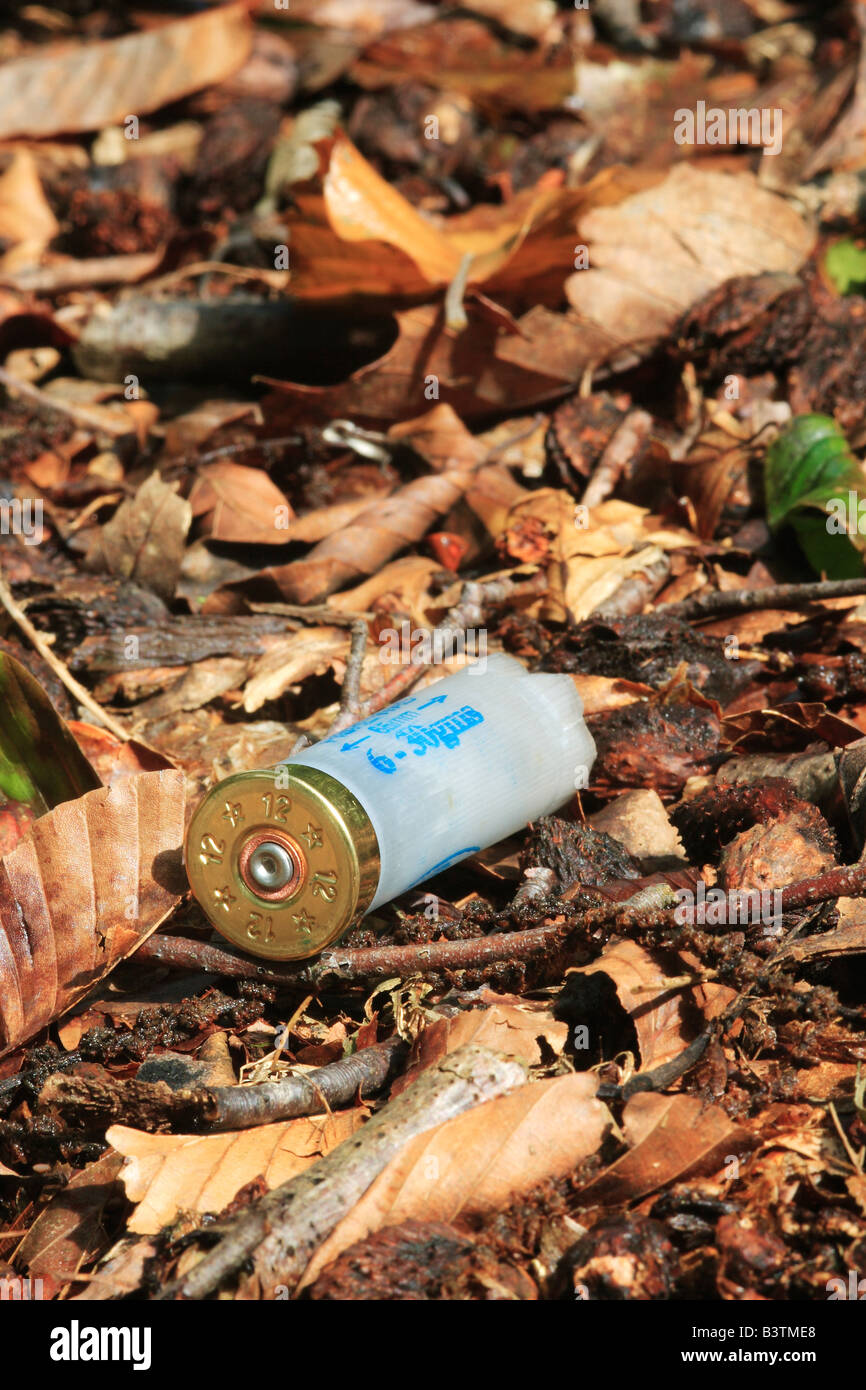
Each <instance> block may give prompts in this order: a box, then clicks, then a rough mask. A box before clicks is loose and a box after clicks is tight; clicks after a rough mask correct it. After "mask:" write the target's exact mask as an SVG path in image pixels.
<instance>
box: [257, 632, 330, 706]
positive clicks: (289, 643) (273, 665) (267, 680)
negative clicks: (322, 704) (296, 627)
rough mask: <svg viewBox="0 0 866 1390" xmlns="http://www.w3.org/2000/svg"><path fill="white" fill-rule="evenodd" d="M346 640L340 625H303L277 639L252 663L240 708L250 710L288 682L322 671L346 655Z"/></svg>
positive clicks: (277, 694)
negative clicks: (269, 648)
mask: <svg viewBox="0 0 866 1390" xmlns="http://www.w3.org/2000/svg"><path fill="white" fill-rule="evenodd" d="M348 643H349V638H348V634H347V632H346V629H345V628H344V627H343V628H340V627H315V628H307V629H305V630H304V631H302V632H293V633H292V635H291V636H290V637H286V638H284V639H281V640H280V641H278V642H277V644H276V645H275V646H274V647H272V648H271V650H270V651H269V652H266V653H265V655H264V656H262V657H260V658H259V660H258V661H257V662H256V664H255V666H254V667H253V669H252V672H251V674H250V679H249V681H248V682H247V685H246V686H245V688H244V702H243V704H244V709H245V710H246V712H247V713H248V714H253V713H254V712H255V711H256V710H257V709H261V707H262V705H264V704H267V702H268V700H277V699H279V697H280V696H281V695H282V694H284V693H285V691H286V690H288V688H289V686H290V685H297V684H298V682H299V681H302V680H306V678H307V676H320V675H322V674H323V672H325V671H327V670H329V669H330V667H332V666H333V664H334V662H335V661H337V660H339V659H340V658H341V657H345V656H346V654H347V651H348Z"/></svg>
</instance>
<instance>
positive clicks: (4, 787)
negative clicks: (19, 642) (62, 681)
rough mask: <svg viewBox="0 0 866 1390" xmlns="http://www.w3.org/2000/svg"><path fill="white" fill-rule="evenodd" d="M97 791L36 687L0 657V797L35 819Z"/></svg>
mask: <svg viewBox="0 0 866 1390" xmlns="http://www.w3.org/2000/svg"><path fill="white" fill-rule="evenodd" d="M101 786H102V783H101V781H100V780H99V777H98V776H97V774H96V772H95V771H94V769H93V768H92V767H91V765H90V763H89V762H88V761H87V759H86V758H85V756H84V754H83V753H82V751H81V749H80V748H79V747H78V744H77V743H76V742H75V739H74V738H73V737H72V734H71V733H70V732H69V730H68V728H67V727H66V725H65V723H64V722H63V720H62V719H61V718H60V715H59V714H58V713H57V711H56V710H55V709H54V706H53V705H52V703H51V701H50V699H49V698H48V696H47V695H46V693H45V691H44V690H43V689H42V686H41V685H40V684H39V682H38V681H36V680H34V678H33V677H32V676H31V674H30V672H29V671H28V670H27V668H26V667H25V666H22V665H21V662H20V661H16V660H15V658H14V657H11V656H8V655H7V654H6V653H5V652H0V796H2V797H4V798H5V799H6V800H7V801H16V802H20V803H23V804H24V805H26V806H29V807H30V808H31V810H32V811H33V812H34V813H35V814H36V815H37V816H41V815H44V814H45V812H46V811H50V810H52V809H53V808H54V807H55V806H59V805H60V803H61V802H63V801H74V800H75V798H76V797H78V796H83V795H84V793H85V792H89V791H93V790H94V789H95V788H96V787H101Z"/></svg>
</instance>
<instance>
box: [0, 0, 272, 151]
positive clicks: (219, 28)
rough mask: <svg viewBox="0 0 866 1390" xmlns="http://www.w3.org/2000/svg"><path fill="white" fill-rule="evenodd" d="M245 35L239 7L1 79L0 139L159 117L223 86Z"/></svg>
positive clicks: (29, 65)
mask: <svg viewBox="0 0 866 1390" xmlns="http://www.w3.org/2000/svg"><path fill="white" fill-rule="evenodd" d="M251 43H252V27H251V25H250V22H249V18H248V16H247V6H246V5H245V4H236V5H221V6H219V7H218V8H217V9H215V10H211V11H209V12H208V13H207V14H202V15H195V16H193V18H192V19H180V20H175V21H172V22H170V23H168V24H162V25H159V26H158V27H156V28H153V29H146V30H144V31H143V32H142V33H136V34H126V35H124V36H123V37H122V38H119V39H108V40H106V41H105V42H103V43H91V44H76V45H75V46H71V47H68V48H64V49H61V50H59V51H56V52H54V53H47V54H44V55H42V56H39V57H33V58H15V59H13V60H12V61H11V62H7V63H5V64H4V66H3V69H2V71H0V139H3V140H8V139H9V138H10V136H13V135H31V136H39V137H44V136H46V135H62V134H66V133H68V132H70V131H82V130H102V129H103V128H104V127H105V126H111V125H116V124H118V123H119V122H121V121H123V120H125V118H126V117H127V116H128V115H129V113H130V112H134V113H135V114H136V115H138V116H141V115H145V114H146V113H147V112H150V111H158V110H159V108H160V107H162V106H168V105H169V104H170V103H171V102H173V101H179V100H180V98H181V97H185V96H187V95H188V94H189V93H190V92H195V91H199V90H201V88H203V87H209V86H210V85H211V84H212V83H215V82H222V81H223V79H224V78H226V77H229V76H230V75H231V73H233V72H234V71H235V70H236V69H237V68H239V67H240V66H241V64H242V63H243V62H244V61H245V59H246V57H247V55H248V53H249V51H250V46H251Z"/></svg>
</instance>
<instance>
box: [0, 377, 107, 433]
mask: <svg viewBox="0 0 866 1390" xmlns="http://www.w3.org/2000/svg"><path fill="white" fill-rule="evenodd" d="M0 385H2V386H5V388H6V390H7V391H10V392H15V394H16V395H19V396H21V397H22V398H23V399H24V400H26V401H30V402H32V404H33V405H35V406H37V407H38V408H39V409H40V410H47V411H50V412H51V413H52V414H54V415H65V416H66V418H67V420H71V421H72V423H73V424H75V425H80V426H81V427H82V428H83V429H86V430H93V431H94V432H95V433H97V434H102V435H105V436H106V437H107V438H108V439H112V438H113V439H120V438H122V437H123V436H124V435H127V434H131V433H132V432H133V429H134V426H133V424H132V421H131V419H129V418H125V419H120V418H118V420H117V421H114V420H110V419H109V418H108V416H107V415H100V414H98V413H97V412H96V411H95V410H88V409H87V408H86V407H85V406H80V405H73V404H72V403H71V402H70V401H64V400H61V399H60V398H59V397H57V396H51V395H49V393H48V392H47V391H42V390H40V388H39V387H38V386H34V385H33V383H32V382H31V381H23V380H22V379H21V377H17V376H14V375H13V373H12V372H10V371H7V369H6V368H5V367H0Z"/></svg>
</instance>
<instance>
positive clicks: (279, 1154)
mask: <svg viewBox="0 0 866 1390" xmlns="http://www.w3.org/2000/svg"><path fill="white" fill-rule="evenodd" d="M366 1116H367V1111H366V1110H365V1108H364V1107H363V1106H358V1107H356V1108H355V1109H354V1110H344V1111H341V1112H340V1113H339V1114H337V1115H327V1116H325V1115H322V1116H318V1115H316V1116H310V1117H309V1118H305V1119H301V1120H289V1121H288V1122H287V1123H284V1124H273V1125H261V1126H259V1127H258V1128H257V1129H247V1130H242V1131H240V1133H237V1134H208V1135H193V1134H144V1133H142V1131H141V1130H137V1129H127V1128H126V1126H125V1125H112V1126H111V1128H110V1129H109V1131H108V1133H107V1135H106V1138H107V1140H108V1142H109V1144H111V1145H112V1146H113V1147H114V1149H116V1150H117V1152H118V1153H119V1154H122V1155H123V1157H124V1159H125V1160H126V1162H125V1163H124V1165H123V1169H122V1171H121V1173H120V1177H121V1179H122V1181H123V1185H124V1187H125V1188H126V1195H127V1197H128V1198H129V1200H130V1201H131V1202H135V1203H136V1208H135V1211H134V1212H133V1213H132V1216H131V1217H130V1219H129V1223H128V1229H129V1230H130V1231H135V1232H138V1233H141V1234H143V1235H150V1234H153V1233H155V1232H157V1231H159V1230H160V1229H161V1228H162V1227H163V1226H167V1225H169V1223H170V1222H172V1221H174V1219H175V1217H176V1216H177V1214H178V1212H180V1211H192V1212H197V1213H199V1214H200V1215H203V1214H204V1213H205V1212H220V1211H222V1209H223V1207H226V1206H228V1204H229V1202H231V1200H232V1198H233V1197H234V1196H235V1195H236V1193H238V1192H239V1191H240V1189H241V1188H242V1187H245V1186H246V1185H247V1183H250V1182H253V1181H254V1179H255V1178H258V1177H261V1178H262V1179H263V1180H264V1183H265V1186H266V1187H267V1188H269V1189H272V1188H274V1187H279V1185H280V1183H282V1182H287V1181H288V1180H289V1178H293V1177H295V1176H296V1174H298V1173H302V1172H303V1171H304V1169H305V1168H309V1166H310V1164H311V1163H315V1161H316V1159H317V1158H319V1156H320V1155H321V1154H326V1153H329V1152H330V1151H331V1149H334V1148H336V1146H337V1145H338V1144H340V1143H342V1141H343V1140H344V1139H347V1138H348V1137H349V1136H350V1135H351V1134H354V1132H355V1130H356V1129H358V1127H359V1126H360V1125H361V1124H362V1123H363V1121H364V1119H365V1118H366Z"/></svg>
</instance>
